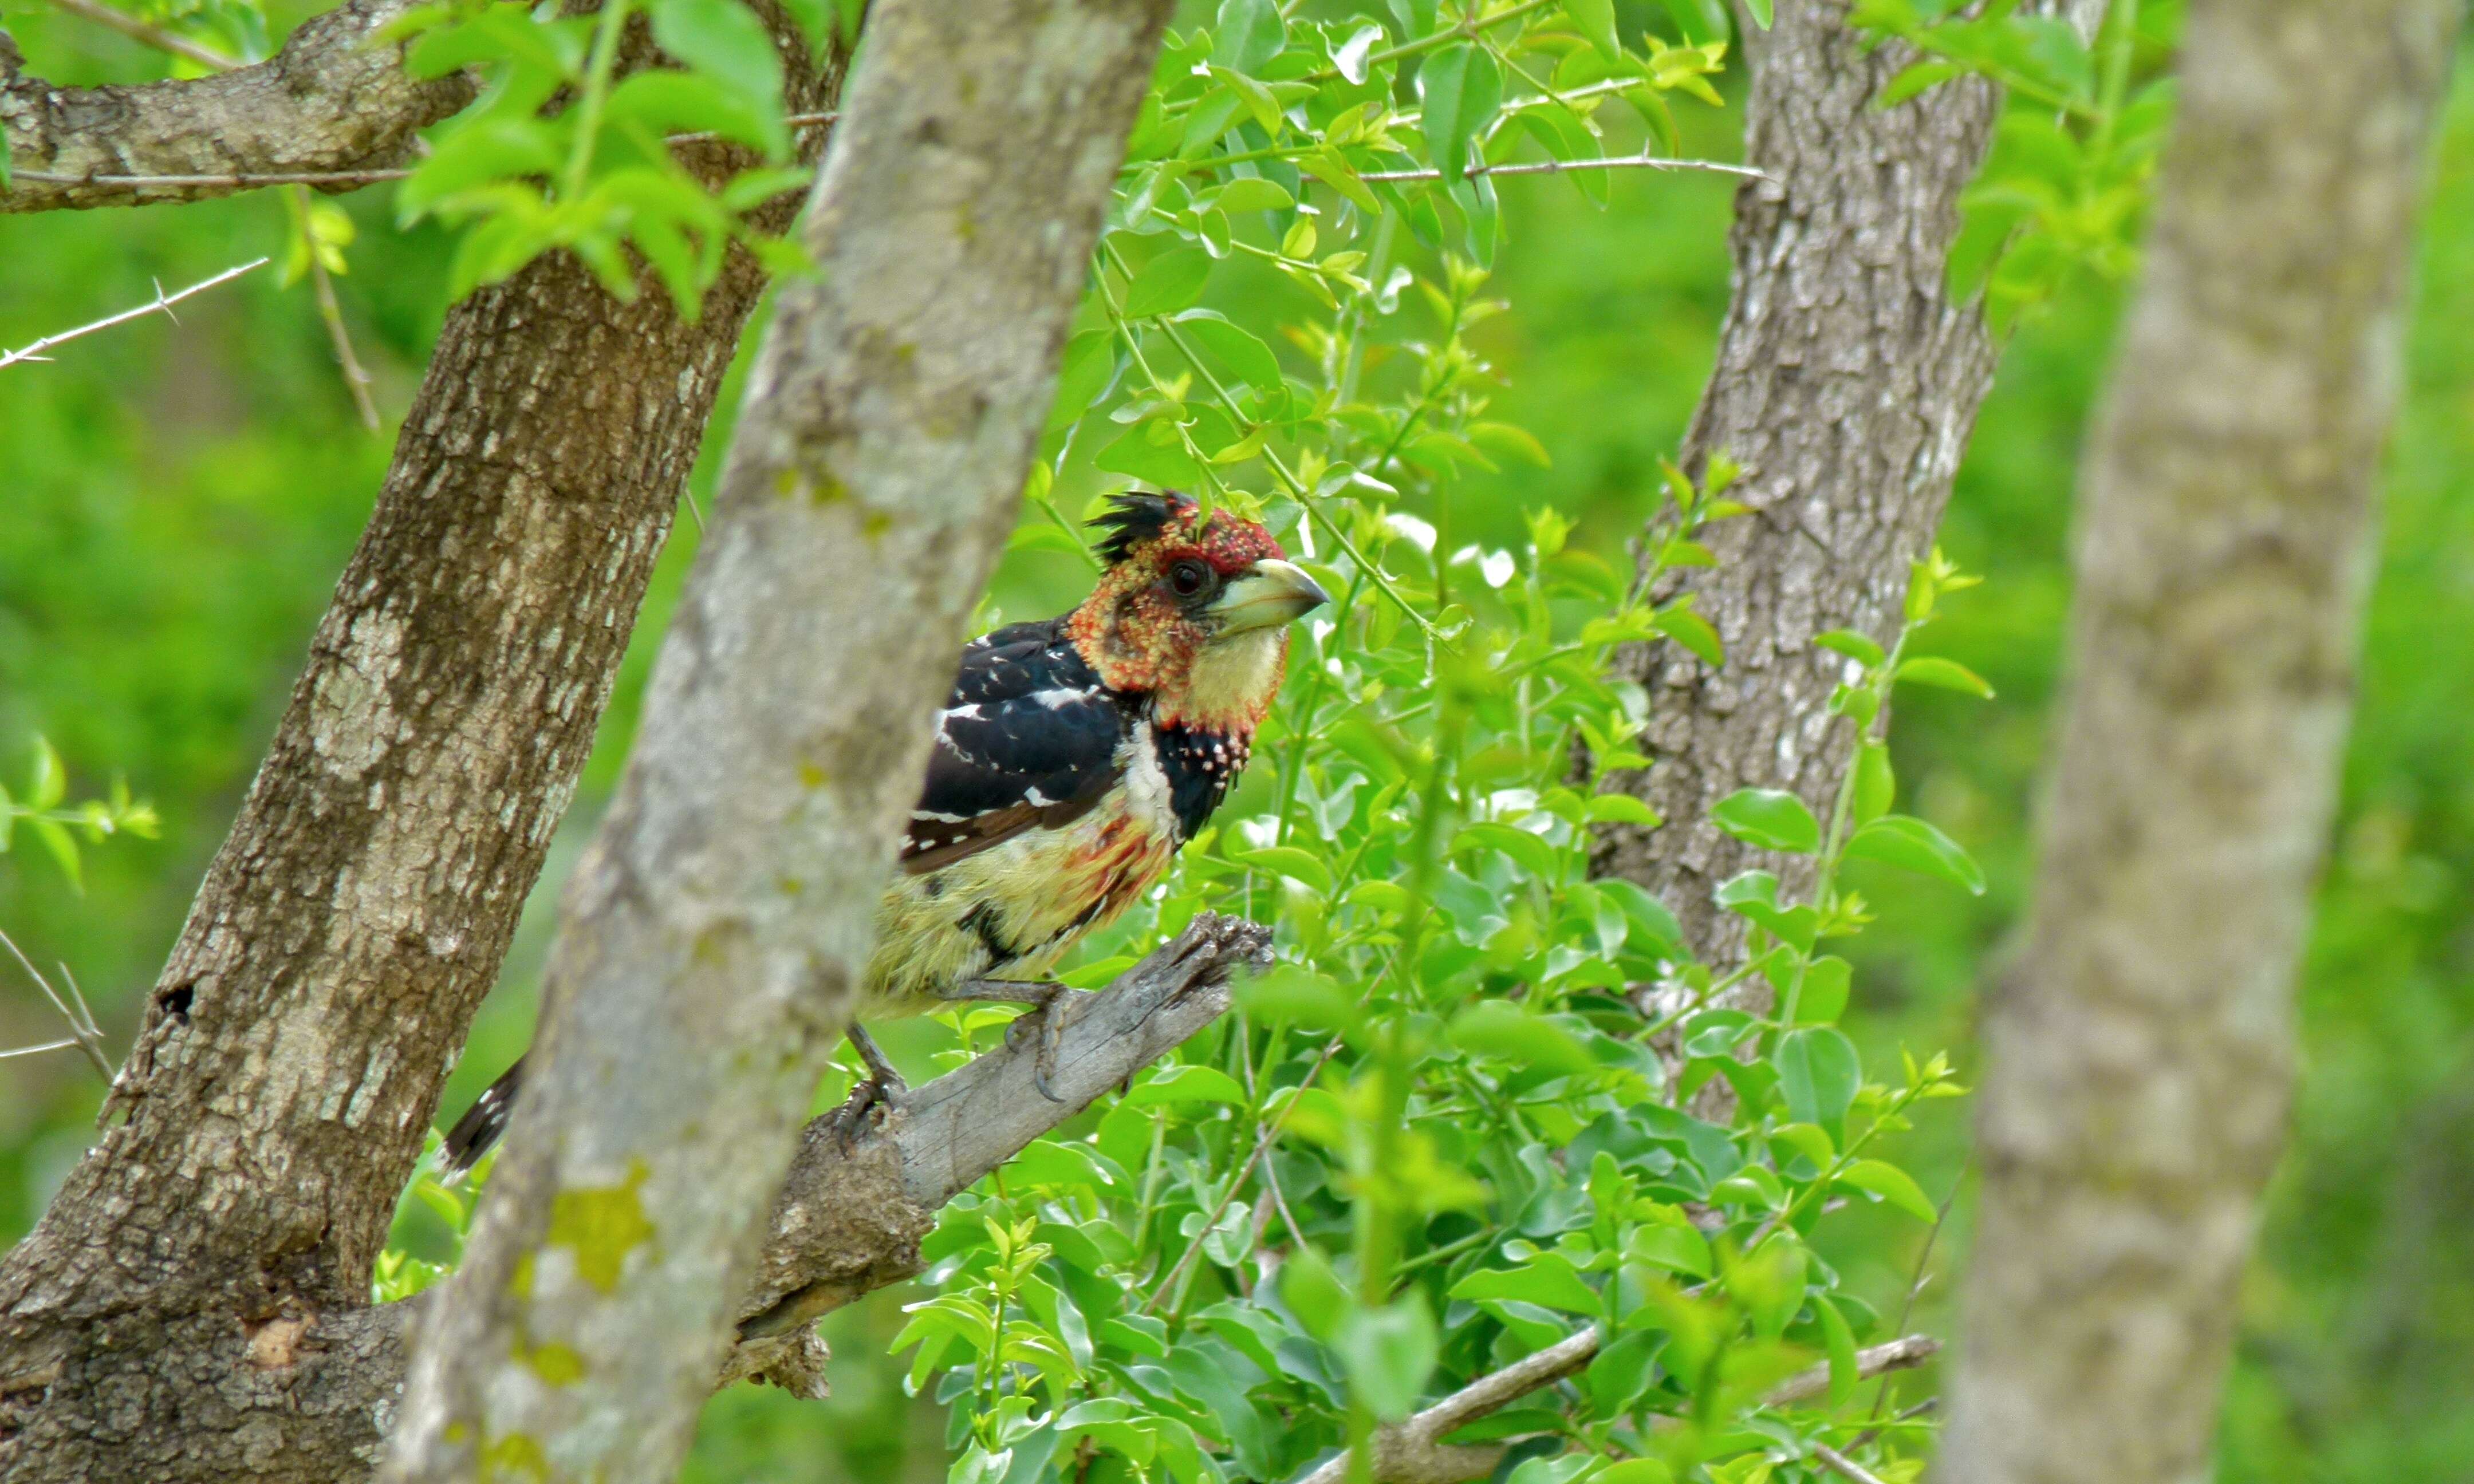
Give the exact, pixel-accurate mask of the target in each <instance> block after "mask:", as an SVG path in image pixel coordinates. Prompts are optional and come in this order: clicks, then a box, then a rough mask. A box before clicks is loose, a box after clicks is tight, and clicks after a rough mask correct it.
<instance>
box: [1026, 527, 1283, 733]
mask: <svg viewBox="0 0 2474 1484" xmlns="http://www.w3.org/2000/svg"><path fill="white" fill-rule="evenodd" d="M1104 523H1105V524H1106V525H1108V526H1110V527H1111V528H1112V530H1113V534H1112V535H1111V536H1110V537H1109V539H1107V540H1106V541H1105V542H1104V543H1103V545H1102V548H1101V550H1102V553H1103V554H1104V556H1105V557H1106V559H1107V560H1108V562H1109V566H1108V569H1107V571H1106V572H1104V573H1103V574H1102V575H1101V578H1100V582H1099V586H1097V587H1096V588H1094V589H1093V591H1092V593H1091V596H1090V597H1089V598H1088V599H1087V600H1085V601H1084V602H1083V604H1082V606H1081V607H1080V608H1079V609H1077V610H1075V611H1074V617H1073V621H1072V632H1073V634H1074V640H1075V643H1076V645H1077V647H1079V649H1080V650H1081V651H1082V654H1083V657H1084V658H1087V659H1089V660H1090V661H1091V663H1092V665H1093V667H1094V668H1096V669H1098V670H1099V671H1100V674H1101V677H1102V678H1103V679H1104V680H1105V681H1106V682H1108V683H1109V684H1110V685H1112V686H1115V687H1116V688H1118V689H1122V690H1147V691H1152V692H1153V693H1154V694H1155V695H1156V696H1157V698H1158V700H1157V705H1158V706H1159V709H1160V713H1161V715H1162V717H1163V719H1178V718H1183V719H1188V720H1192V721H1194V722H1196V723H1197V724H1198V725H1208V726H1211V727H1214V728H1217V729H1222V730H1249V731H1250V730H1252V728H1253V725H1254V723H1255V722H1257V721H1259V720H1260V719H1261V717H1262V713H1263V712H1264V711H1265V710H1266V709H1268V708H1269V707H1270V706H1271V704H1272V698H1273V695H1274V694H1276V693H1277V691H1278V689H1279V683H1280V672H1281V662H1282V658H1283V657H1284V656H1285V655H1286V653H1287V647H1288V635H1287V633H1286V625H1287V623H1288V621H1289V620H1290V619H1292V618H1294V617H1296V616H1297V615H1298V613H1301V612H1303V611H1305V610H1308V609H1310V608H1313V607H1314V606H1316V605H1317V604H1320V603H1322V602H1323V601H1325V599H1324V597H1323V594H1322V589H1321V588H1320V587H1317V586H1314V583H1313V581H1312V580H1311V579H1310V578H1308V577H1306V575H1305V574H1304V573H1303V572H1300V571H1298V569H1297V568H1296V567H1294V566H1292V565H1290V564H1289V562H1287V561H1286V560H1285V553H1283V552H1282V551H1281V550H1280V543H1279V542H1278V541H1276V540H1273V539H1272V533H1271V532H1269V531H1266V530H1264V529H1263V528H1262V527H1261V526H1260V525H1257V524H1255V523H1254V522H1253V521H1250V520H1242V519H1239V518H1238V517H1237V516H1235V515H1230V514H1229V513H1227V512H1225V511H1220V512H1216V513H1214V514H1213V515H1212V516H1211V517H1210V519H1209V520H1207V521H1204V520H1201V518H1200V515H1199V512H1198V511H1197V509H1196V506H1195V503H1194V501H1192V500H1191V499H1188V498H1187V497H1185V496H1184V495H1181V494H1140V495H1126V496H1121V497H1120V499H1119V502H1118V505H1117V508H1116V509H1115V510H1114V511H1113V512H1111V513H1110V515H1108V516H1106V517H1104Z"/></svg>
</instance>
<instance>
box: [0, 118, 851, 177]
mask: <svg viewBox="0 0 2474 1484" xmlns="http://www.w3.org/2000/svg"><path fill="white" fill-rule="evenodd" d="M838 117H840V115H839V114H838V113H793V114H791V115H790V116H789V117H788V118H787V119H785V120H783V122H784V123H786V124H788V125H789V126H790V127H791V128H793V129H806V128H811V127H814V126H817V125H822V124H830V123H832V122H834V120H836V119H837V118H838ZM716 137H717V136H716V135H715V134H713V133H711V132H704V133H686V134H670V135H668V136H667V138H666V139H665V141H664V142H665V143H668V144H696V143H700V142H702V141H704V140H708V139H713V138H716ZM411 175H412V171H411V170H409V169H404V170H294V171H260V172H256V173H253V174H235V175H195V176H108V175H64V174H61V173H59V172H55V171H42V170H20V171H18V172H16V178H17V179H18V180H35V181H39V182H41V183H42V184H45V185H83V186H87V187H96V186H109V187H110V188H112V189H115V190H126V191H168V190H202V189H206V188H219V189H223V190H234V191H242V190H257V189H260V188H263V187H266V186H273V185H306V186H311V187H315V188H317V189H321V190H330V191H340V190H357V189H359V188H360V187H362V186H365V185H383V184H385V183H386V182H387V181H389V180H405V179H407V178H409V177H410V176H411Z"/></svg>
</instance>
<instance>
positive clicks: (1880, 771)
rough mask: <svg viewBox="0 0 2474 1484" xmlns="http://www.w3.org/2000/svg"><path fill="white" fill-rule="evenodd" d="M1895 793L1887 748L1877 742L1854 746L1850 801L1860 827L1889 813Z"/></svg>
mask: <svg viewBox="0 0 2474 1484" xmlns="http://www.w3.org/2000/svg"><path fill="white" fill-rule="evenodd" d="M1898 793H1899V780H1898V777H1897V775H1895V774H1894V773H1892V772H1891V771H1890V750H1889V749H1888V748H1887V747H1884V746H1882V745H1881V744H1880V743H1879V742H1866V743H1864V744H1863V745H1862V746H1860V747H1858V748H1856V792H1855V796H1854V798H1853V800H1852V801H1851V802H1852V804H1853V806H1854V809H1855V816H1856V827H1857V828H1858V829H1861V828H1862V827H1863V826H1867V825H1870V824H1871V823H1873V822H1874V821H1875V820H1877V819H1880V817H1881V816H1882V815H1884V814H1887V813H1889V812H1890V805H1891V803H1892V802H1895V801H1896V800H1897V798H1898Z"/></svg>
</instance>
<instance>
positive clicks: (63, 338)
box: [0, 257, 266, 983]
mask: <svg viewBox="0 0 2474 1484" xmlns="http://www.w3.org/2000/svg"><path fill="white" fill-rule="evenodd" d="M265 266H266V259H264V258H262V257H261V258H257V259H255V261H252V262H247V263H243V264H241V265H240V266H239V267H237V268H227V269H225V270H224V271H223V272H222V273H219V274H217V275H214V276H213V277H211V278H206V279H202V280H200V281H199V282H196V283H192V284H190V285H189V286H188V287H187V288H185V289H182V290H181V291H180V292H179V293H177V294H166V293H164V292H163V285H161V284H159V283H158V284H157V285H155V298H154V299H151V300H149V301H148V302H146V303H143V304H140V305H138V306H137V307H136V308H134V309H123V310H122V311H120V312H119V313H118V314H110V315H106V316H104V317H103V318H102V319H100V320H95V321H92V322H90V323H85V324H81V325H79V326H78V327H77V328H75V329H73V330H62V331H61V332H60V333H59V334H57V335H46V336H44V337H43V338H42V339H40V340H37V341H36V342H35V343H34V344H33V345H30V346H24V347H19V348H17V349H15V350H11V351H8V352H6V353H0V371H5V370H7V369H8V368H10V367H12V366H14V365H16V364H17V363H18V362H20V361H48V360H50V359H51V357H50V356H47V355H45V354H43V352H44V351H46V350H48V349H50V348H51V347H54V346H61V345H66V344H67V343H68V342H70V341H72V340H75V339H77V338H78V337H79V336H81V335H91V334H93V333H94V332H95V331H97V330H108V329H109V328H111V327H112V326H113V325H115V324H126V323H129V322H130V321H132V320H142V319H144V318H145V317H146V316H148V315H150V314H162V315H165V316H167V317H170V318H173V319H175V320H177V319H178V318H179V317H178V316H176V315H173V314H172V306H173V305H174V304H177V303H179V302H180V301H181V300H182V299H187V298H189V297H190V296H191V295H193V294H203V293H205V292H206V290H208V289H211V288H215V287H217V286H218V285H221V284H226V283H230V281H231V280H233V279H234V278H237V277H239V276H240V275H243V274H245V273H248V272H249V271H250V270H252V269H254V268H263V267H265ZM22 961H23V959H22V956H21V958H20V962H22ZM27 972H29V973H33V972H34V969H33V967H32V966H31V965H30V966H28V968H27ZM40 980H41V976H40V975H36V982H38V983H39V982H40Z"/></svg>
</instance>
